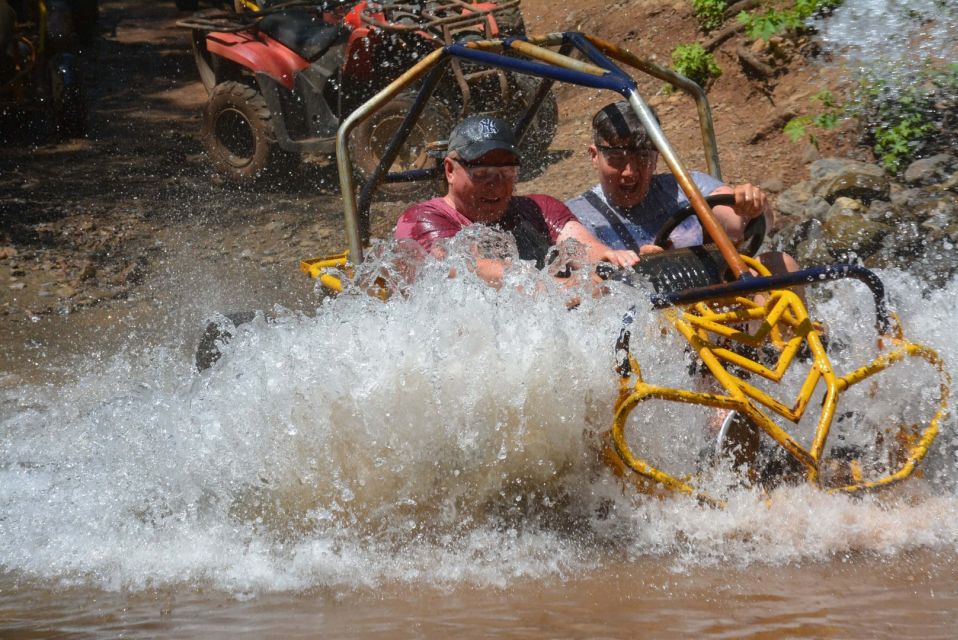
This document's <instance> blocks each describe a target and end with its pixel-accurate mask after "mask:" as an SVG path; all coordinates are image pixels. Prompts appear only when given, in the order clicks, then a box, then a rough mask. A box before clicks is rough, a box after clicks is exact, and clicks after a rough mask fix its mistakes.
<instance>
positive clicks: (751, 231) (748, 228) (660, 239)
mask: <svg viewBox="0 0 958 640" xmlns="http://www.w3.org/2000/svg"><path fill="white" fill-rule="evenodd" d="M705 203H706V204H707V205H708V206H709V207H715V206H720V205H727V206H732V205H734V204H735V196H734V195H732V194H731V193H723V194H720V195H717V196H709V197H707V198H706V199H705ZM691 215H695V209H693V208H692V205H691V204H689V205H688V206H686V207H683V208H682V209H679V210H678V211H676V212H675V213H673V214H672V215H671V216H669V219H668V220H666V221H665V222H664V223H663V224H662V226H661V228H659V232H658V233H657V234H655V240H654V241H653V243H654V244H656V245H658V246H660V247H662V248H663V249H667V248H669V236H670V235H671V234H672V232H673V231H675V228H676V227H678V226H679V225H680V224H682V222H684V221H685V219H686V218H688V217H689V216H691ZM702 234H703V238H702V244H709V243H711V242H712V239H711V238H710V237H709V235H708V234H707V233H705V230H704V229H703V230H702ZM764 240H765V215H764V214H763V215H760V216H758V217H757V218H752V219H751V220H749V222H748V224H747V225H745V238H744V240H743V241H744V243H745V245H744V247H742V249H741V252H742V253H743V254H745V255H747V256H750V257H751V256H754V255H755V253H756V252H757V251H758V248H759V247H760V246H762V242H764Z"/></svg>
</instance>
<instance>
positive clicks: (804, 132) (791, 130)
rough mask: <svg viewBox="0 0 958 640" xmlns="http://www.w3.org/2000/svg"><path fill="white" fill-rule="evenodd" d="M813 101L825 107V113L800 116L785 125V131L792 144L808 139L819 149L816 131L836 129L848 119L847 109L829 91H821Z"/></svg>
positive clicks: (813, 97)
mask: <svg viewBox="0 0 958 640" xmlns="http://www.w3.org/2000/svg"><path fill="white" fill-rule="evenodd" d="M812 100H814V101H815V102H818V103H819V104H821V105H822V107H824V109H825V110H824V111H822V112H821V113H818V114H815V115H806V116H799V117H797V118H792V119H791V120H789V121H788V123H787V124H786V125H785V128H784V129H783V131H784V132H785V135H787V136H788V138H789V140H791V141H792V142H798V141H799V140H801V139H802V138H808V141H809V142H811V143H812V144H813V145H815V146H816V147H818V138H817V137H816V135H815V130H816V129H821V130H825V131H828V130H830V129H834V128H836V127H837V126H838V125H839V124H840V123H841V122H842V120H843V119H844V118H845V117H846V115H845V109H844V108H843V107H842V105H841V104H839V103H838V101H837V100H836V99H835V95H834V94H833V93H832V92H831V91H829V90H827V89H826V90H824V91H819V92H818V93H816V94H815V95H814V96H812Z"/></svg>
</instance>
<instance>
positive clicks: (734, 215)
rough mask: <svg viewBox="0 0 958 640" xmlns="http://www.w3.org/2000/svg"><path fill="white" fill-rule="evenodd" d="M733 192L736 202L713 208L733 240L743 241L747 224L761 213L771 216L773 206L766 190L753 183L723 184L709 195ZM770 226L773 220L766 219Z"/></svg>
mask: <svg viewBox="0 0 958 640" xmlns="http://www.w3.org/2000/svg"><path fill="white" fill-rule="evenodd" d="M721 194H733V195H734V196H735V204H734V205H732V206H730V207H729V206H724V205H722V206H718V207H715V208H713V209H712V212H713V213H714V214H715V217H716V218H717V219H718V221H719V224H721V225H722V227H723V228H724V229H725V232H726V233H728V235H729V238H731V239H732V241H733V242H741V240H742V239H743V238H744V237H745V226H746V225H747V224H748V223H749V222H750V221H751V220H752V219H754V218H757V217H758V216H760V215H765V216H770V215H771V207H769V205H768V197H767V196H766V195H765V192H764V191H762V190H761V189H759V188H758V187H756V186H754V185H751V184H748V183H746V184H740V185H736V186H735V187H727V186H722V187H718V188H717V189H715V190H713V191H712V192H711V193H710V194H709V195H710V196H715V195H721ZM766 222H768V224H769V226H771V224H772V221H771V220H770V219H769V220H766Z"/></svg>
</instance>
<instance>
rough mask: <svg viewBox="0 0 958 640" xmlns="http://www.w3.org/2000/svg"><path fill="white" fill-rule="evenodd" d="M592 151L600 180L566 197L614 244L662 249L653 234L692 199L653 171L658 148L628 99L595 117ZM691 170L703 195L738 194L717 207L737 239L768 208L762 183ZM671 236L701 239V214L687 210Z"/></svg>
mask: <svg viewBox="0 0 958 640" xmlns="http://www.w3.org/2000/svg"><path fill="white" fill-rule="evenodd" d="M589 156H590V157H591V158H592V165H593V166H594V167H595V169H596V171H597V172H598V174H599V184H597V185H595V186H594V187H592V188H591V189H589V190H588V191H586V192H585V193H583V194H582V195H580V196H578V197H576V198H572V199H571V200H568V201H567V202H566V204H567V205H568V206H569V209H571V210H572V213H573V214H574V215H575V216H576V218H578V219H579V221H580V222H581V223H582V224H583V225H584V226H585V227H586V228H587V229H588V230H589V231H591V232H592V233H593V234H594V235H595V236H596V237H597V238H598V239H599V240H600V241H601V242H603V243H605V244H606V245H608V246H610V247H613V248H615V249H632V250H633V251H635V252H636V253H638V254H640V255H641V254H646V253H655V252H658V251H661V250H662V249H661V248H659V247H657V246H655V245H653V244H652V242H653V239H654V238H655V234H656V233H657V232H658V230H659V229H660V228H661V227H662V224H663V223H664V222H665V221H666V220H668V219H669V217H670V216H671V215H672V214H673V213H675V212H676V211H678V210H680V209H682V208H684V207H686V206H688V203H689V201H688V198H687V197H686V196H685V193H684V192H683V191H682V188H681V187H679V184H678V182H677V181H676V179H675V176H673V175H672V174H671V173H661V174H655V173H654V171H655V165H656V162H657V161H658V151H656V149H655V146H654V145H653V144H652V140H651V138H650V137H649V134H648V132H647V131H646V130H645V127H643V126H642V123H641V122H639V118H638V116H636V115H635V112H634V111H633V110H632V107H631V106H630V105H629V103H628V102H626V101H624V100H622V101H619V102H615V103H612V104H609V105H606V106H605V107H603V108H602V109H600V110H599V112H598V113H596V114H595V116H594V117H593V118H592V144H590V145H589ZM691 175H692V180H693V182H695V184H696V186H697V187H698V188H699V191H701V192H702V193H703V194H704V195H718V194H723V193H729V194H734V195H735V204H734V205H733V206H731V207H728V206H717V207H714V208H713V212H714V214H715V217H716V218H717V219H718V221H719V223H720V224H721V225H722V226H723V227H724V228H725V231H726V232H727V233H728V235H729V237H730V238H731V239H732V240H733V241H736V242H737V241H739V240H741V239H742V238H743V235H744V231H745V225H746V224H748V222H749V220H751V219H752V218H756V217H758V216H760V215H765V214H767V213H768V210H769V208H768V199H767V198H766V196H765V193H764V192H763V191H762V190H761V189H759V188H758V187H755V186H752V185H750V184H744V185H738V186H736V187H734V188H732V187H728V186H726V185H724V184H723V183H722V182H721V181H719V180H717V179H715V178H713V177H712V176H710V175H708V174H705V173H700V172H697V171H692V172H691ZM669 238H670V240H671V241H672V245H673V246H674V247H688V246H694V245H700V244H702V228H701V226H699V222H698V219H697V218H696V217H695V216H689V217H688V218H687V219H686V220H685V222H683V223H682V224H681V225H679V226H678V227H677V228H676V229H675V231H673V232H672V234H671V236H669ZM771 266H773V268H774V269H773V270H779V268H775V267H776V265H771ZM796 266H797V265H796Z"/></svg>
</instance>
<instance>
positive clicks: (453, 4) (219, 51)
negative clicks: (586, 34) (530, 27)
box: [179, 0, 557, 194]
mask: <svg viewBox="0 0 958 640" xmlns="http://www.w3.org/2000/svg"><path fill="white" fill-rule="evenodd" d="M518 4H519V0H506V1H502V2H480V1H478V0H468V1H467V0H431V1H429V2H421V1H420V2H415V1H414V2H408V3H403V2H396V1H390V2H366V1H362V2H356V0H346V1H330V2H327V3H325V4H318V3H315V2H285V3H281V4H278V5H275V6H274V5H273V4H267V3H264V2H252V1H251V0H244V1H241V2H237V8H238V9H241V11H240V12H239V13H222V12H219V13H217V12H205V13H203V12H201V13H199V14H196V15H195V16H194V17H193V18H192V19H189V20H183V21H180V23H179V24H180V25H181V26H184V27H188V28H190V29H191V30H192V33H193V46H194V53H195V59H196V64H197V69H198V71H199V75H200V79H201V81H202V82H203V84H204V86H205V87H206V89H207V90H208V91H209V94H210V95H209V101H208V103H207V106H206V110H205V114H204V130H203V131H204V132H203V139H204V143H205V146H206V150H207V152H208V155H209V158H210V161H211V163H212V165H213V167H214V169H215V170H216V171H217V172H218V173H219V174H220V175H222V176H223V177H224V178H226V179H227V180H229V181H232V182H234V183H239V184H250V183H252V182H255V181H257V180H259V179H261V178H264V177H267V176H269V175H270V174H272V175H274V176H275V175H279V174H281V173H283V172H284V171H287V170H288V169H289V167H290V166H291V165H293V164H295V163H297V162H298V161H299V160H300V159H301V158H302V156H303V154H325V155H328V156H331V155H333V154H335V153H336V130H337V129H338V128H339V126H340V124H341V123H342V121H343V120H344V119H345V118H346V117H347V116H348V115H349V114H350V113H352V112H353V111H354V110H355V109H356V108H357V107H358V106H359V105H361V104H363V103H364V102H365V101H366V100H368V99H369V98H370V97H371V96H373V95H375V94H376V93H377V92H378V91H380V90H381V89H383V88H384V87H386V86H388V85H389V84H390V83H391V82H393V81H395V80H396V79H397V78H400V77H403V74H404V73H405V72H406V70H407V69H408V68H410V67H411V66H413V65H414V64H415V63H416V61H417V60H419V59H421V58H422V57H423V56H425V55H427V54H429V53H430V52H432V51H435V50H437V49H440V48H441V47H443V46H446V45H448V44H450V43H452V42H460V41H466V40H470V39H485V38H490V37H498V36H506V35H521V34H522V31H521V29H522V28H523V24H522V21H521V16H519V14H518ZM500 16H503V18H504V23H503V24H502V25H501V24H500V23H499V22H498V20H499V18H500ZM517 16H519V18H518V20H517ZM474 67H475V65H470V63H467V62H462V63H459V62H457V63H455V64H453V65H451V66H450V68H449V72H448V73H447V74H445V77H444V78H442V80H441V81H440V82H438V83H437V84H436V85H435V86H434V88H433V89H434V92H435V94H436V98H437V99H436V100H435V101H433V102H432V103H430V104H429V106H427V107H426V111H427V113H426V114H425V117H423V118H421V119H420V120H419V122H418V123H417V126H416V128H415V130H414V132H413V135H412V136H408V137H407V139H406V144H405V146H404V147H403V149H402V153H401V154H400V155H397V156H396V161H395V166H394V167H391V168H393V169H396V170H399V171H401V170H404V169H424V170H428V169H429V168H431V167H433V166H434V165H435V163H436V161H435V159H434V158H432V157H431V156H430V154H429V152H428V150H429V144H430V143H434V142H437V141H439V140H441V139H443V138H444V137H445V135H446V134H447V133H448V131H449V130H450V129H451V127H452V123H453V121H454V120H455V119H458V118H459V117H461V116H463V115H465V114H467V113H476V112H480V111H481V110H482V109H483V108H487V105H494V107H493V108H492V109H491V111H494V112H496V113H497V114H500V115H506V116H509V117H513V116H515V115H516V114H517V113H519V112H520V111H522V110H524V109H525V108H526V107H527V106H529V105H530V104H532V103H533V102H534V101H538V102H539V103H540V104H541V105H542V108H539V109H537V110H536V111H535V113H536V119H535V121H534V122H533V123H532V125H531V127H530V128H529V134H528V135H527V136H526V139H525V147H524V153H525V154H527V155H530V156H535V157H539V156H541V154H542V152H544V151H545V149H546V148H548V145H549V144H550V143H551V141H552V137H553V135H554V133H555V126H556V119H557V109H556V105H555V101H554V99H553V97H552V96H551V95H545V94H544V95H538V94H537V92H536V90H535V87H536V84H537V83H536V82H535V80H534V79H532V78H529V77H528V76H523V75H519V74H514V73H509V72H506V71H501V70H498V69H494V68H486V69H476V68H474ZM414 96H415V87H414V84H413V83H410V84H409V86H408V89H407V90H406V91H404V92H402V93H400V94H398V95H396V96H394V97H393V99H392V100H391V101H390V102H389V104H388V105H386V106H385V107H384V108H383V109H381V110H380V111H379V112H378V113H377V115H376V117H375V118H371V119H368V120H366V121H364V122H363V124H362V126H361V127H360V128H359V130H357V132H356V134H355V135H354V137H353V138H352V140H351V143H350V144H352V145H353V152H352V154H351V157H352V159H353V162H354V168H355V169H356V170H358V172H359V173H360V174H362V175H369V174H370V173H371V172H372V171H373V169H374V168H375V167H376V166H377V164H378V163H379V159H380V158H381V157H382V155H383V152H384V149H385V145H386V143H387V142H388V140H389V139H390V138H391V137H392V135H393V133H394V132H395V130H396V129H397V127H398V125H399V123H400V122H402V120H403V117H404V116H405V114H406V113H407V112H408V111H409V109H410V108H411V106H412V104H413V101H414ZM413 187H414V188H418V186H416V185H413ZM408 190H409V188H408V186H405V187H404V186H402V185H399V186H397V187H394V188H393V190H392V192H393V194H402V193H403V192H404V191H405V192H407V193H408Z"/></svg>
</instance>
